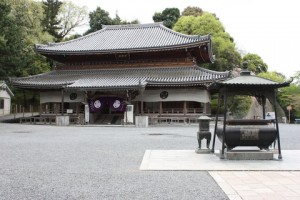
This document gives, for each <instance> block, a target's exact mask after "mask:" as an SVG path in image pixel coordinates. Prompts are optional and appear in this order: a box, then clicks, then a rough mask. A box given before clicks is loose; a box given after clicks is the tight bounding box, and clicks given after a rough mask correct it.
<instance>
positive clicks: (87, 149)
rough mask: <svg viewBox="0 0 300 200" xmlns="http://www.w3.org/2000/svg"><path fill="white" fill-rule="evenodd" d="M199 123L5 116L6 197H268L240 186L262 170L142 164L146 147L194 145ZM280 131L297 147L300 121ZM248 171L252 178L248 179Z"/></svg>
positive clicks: (2, 191)
mask: <svg viewBox="0 0 300 200" xmlns="http://www.w3.org/2000/svg"><path fill="white" fill-rule="evenodd" d="M197 128H198V126H197V125H193V126H176V127H173V126H165V127H150V128H134V127H57V126H47V125H44V126H43V125H20V124H1V123H0V130H1V132H0V199H216V200H218V199H229V198H230V199H247V198H248V199H250V198H252V199H258V198H259V197H261V198H264V197H266V196H264V195H263V194H262V192H263V191H265V192H271V191H270V190H268V189H270V188H266V190H264V189H263V188H262V187H261V188H262V189H261V190H259V189H256V190H255V188H253V187H255V184H256V183H253V185H252V186H251V187H250V186H249V187H248V193H247V191H246V192H244V191H245V190H246V189H247V187H246V185H244V186H245V187H244V188H242V187H240V188H239V187H238V186H243V184H244V183H247V182H246V180H253V181H254V180H255V179H256V178H257V177H260V174H258V172H256V174H255V172H251V171H238V172H226V171H215V172H214V173H215V174H212V172H210V173H209V172H208V171H141V170H139V167H140V165H141V162H142V159H143V155H144V153H145V150H147V149H150V150H183V149H190V150H193V149H195V148H196V146H197V140H196V132H197ZM280 130H281V139H282V140H281V144H282V148H283V149H287V150H293V149H295V150H296V149H298V150H299V149H300V148H299V147H300V144H299V141H300V134H299V132H300V126H299V125H298V126H297V125H290V126H289V125H280ZM217 148H220V144H219V143H217V147H216V149H217ZM225 172H226V173H225ZM230 173H233V174H232V175H235V176H238V178H234V177H232V176H231V174H230ZM239 173H241V174H240V175H239ZM245 173H246V175H247V176H248V177H247V178H246V179H243V177H245V176H246V175H245ZM251 173H254V174H251ZM261 173H262V174H263V175H264V176H267V175H265V172H261ZM274 173H280V172H276V171H274ZM284 173H287V175H289V173H290V175H292V176H291V177H295V176H296V175H298V174H297V173H296V172H292V171H287V172H284ZM272 176H274V177H275V176H276V174H275V175H274V174H273V175H270V177H271V178H272ZM276 177H279V176H276ZM231 179H233V180H234V181H231ZM293 179H294V178H293ZM296 179H298V178H296ZM258 180H259V179H258ZM273 180H275V179H274V178H273ZM278 180H279V183H280V184H281V185H279V186H278V187H281V186H282V187H283V186H284V187H283V188H285V187H287V188H289V190H286V192H287V193H289V192H290V191H291V192H290V193H289V194H290V195H289V198H286V199H292V198H290V197H295V198H298V197H297V196H295V193H296V192H295V191H293V189H292V188H293V187H294V188H295V187H298V186H299V184H298V183H296V184H289V186H286V184H285V183H286V182H282V179H281V180H280V179H278ZM285 180H286V179H285ZM298 180H299V179H298ZM286 181H288V180H286ZM248 182H249V181H248ZM274 183H275V182H274ZM235 184H236V185H235ZM249 184H252V183H251V181H250V183H249ZM260 184H262V183H260ZM263 184H264V183H263ZM293 185H294V186H293ZM256 186H258V185H256ZM226 188H227V189H226ZM274 188H276V187H274ZM242 189H244V190H242ZM253 191H255V192H256V193H251V192H253ZM233 192H234V193H233ZM292 192H294V193H292ZM250 193H251V194H250ZM247 194H248V196H247ZM251 195H252V197H249V196H251ZM255 195H256V196H255ZM259 195H260V196H259ZM287 195H288V194H287ZM287 195H282V196H280V197H282V198H283V199H284V198H285V197H286V196H287ZM292 195H294V196H292ZM267 197H272V196H267ZM267 199H268V198H267ZM269 199H274V198H269Z"/></svg>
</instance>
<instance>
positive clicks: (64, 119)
mask: <svg viewBox="0 0 300 200" xmlns="http://www.w3.org/2000/svg"><path fill="white" fill-rule="evenodd" d="M56 125H57V126H69V125H70V117H69V116H56Z"/></svg>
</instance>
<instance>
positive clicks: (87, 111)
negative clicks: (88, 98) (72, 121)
mask: <svg viewBox="0 0 300 200" xmlns="http://www.w3.org/2000/svg"><path fill="white" fill-rule="evenodd" d="M84 120H85V123H89V122H90V108H89V105H84Z"/></svg>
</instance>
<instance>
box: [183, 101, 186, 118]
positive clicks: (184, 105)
mask: <svg viewBox="0 0 300 200" xmlns="http://www.w3.org/2000/svg"><path fill="white" fill-rule="evenodd" d="M183 114H184V115H186V101H184V102H183Z"/></svg>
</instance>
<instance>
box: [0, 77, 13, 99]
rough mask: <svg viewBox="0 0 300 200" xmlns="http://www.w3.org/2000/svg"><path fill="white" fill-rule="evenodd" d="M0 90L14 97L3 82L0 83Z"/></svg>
mask: <svg viewBox="0 0 300 200" xmlns="http://www.w3.org/2000/svg"><path fill="white" fill-rule="evenodd" d="M0 89H1V90H6V91H7V92H8V93H9V94H10V96H14V93H13V92H12V91H11V90H10V89H9V87H8V86H7V85H6V83H5V82H4V81H0Z"/></svg>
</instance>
